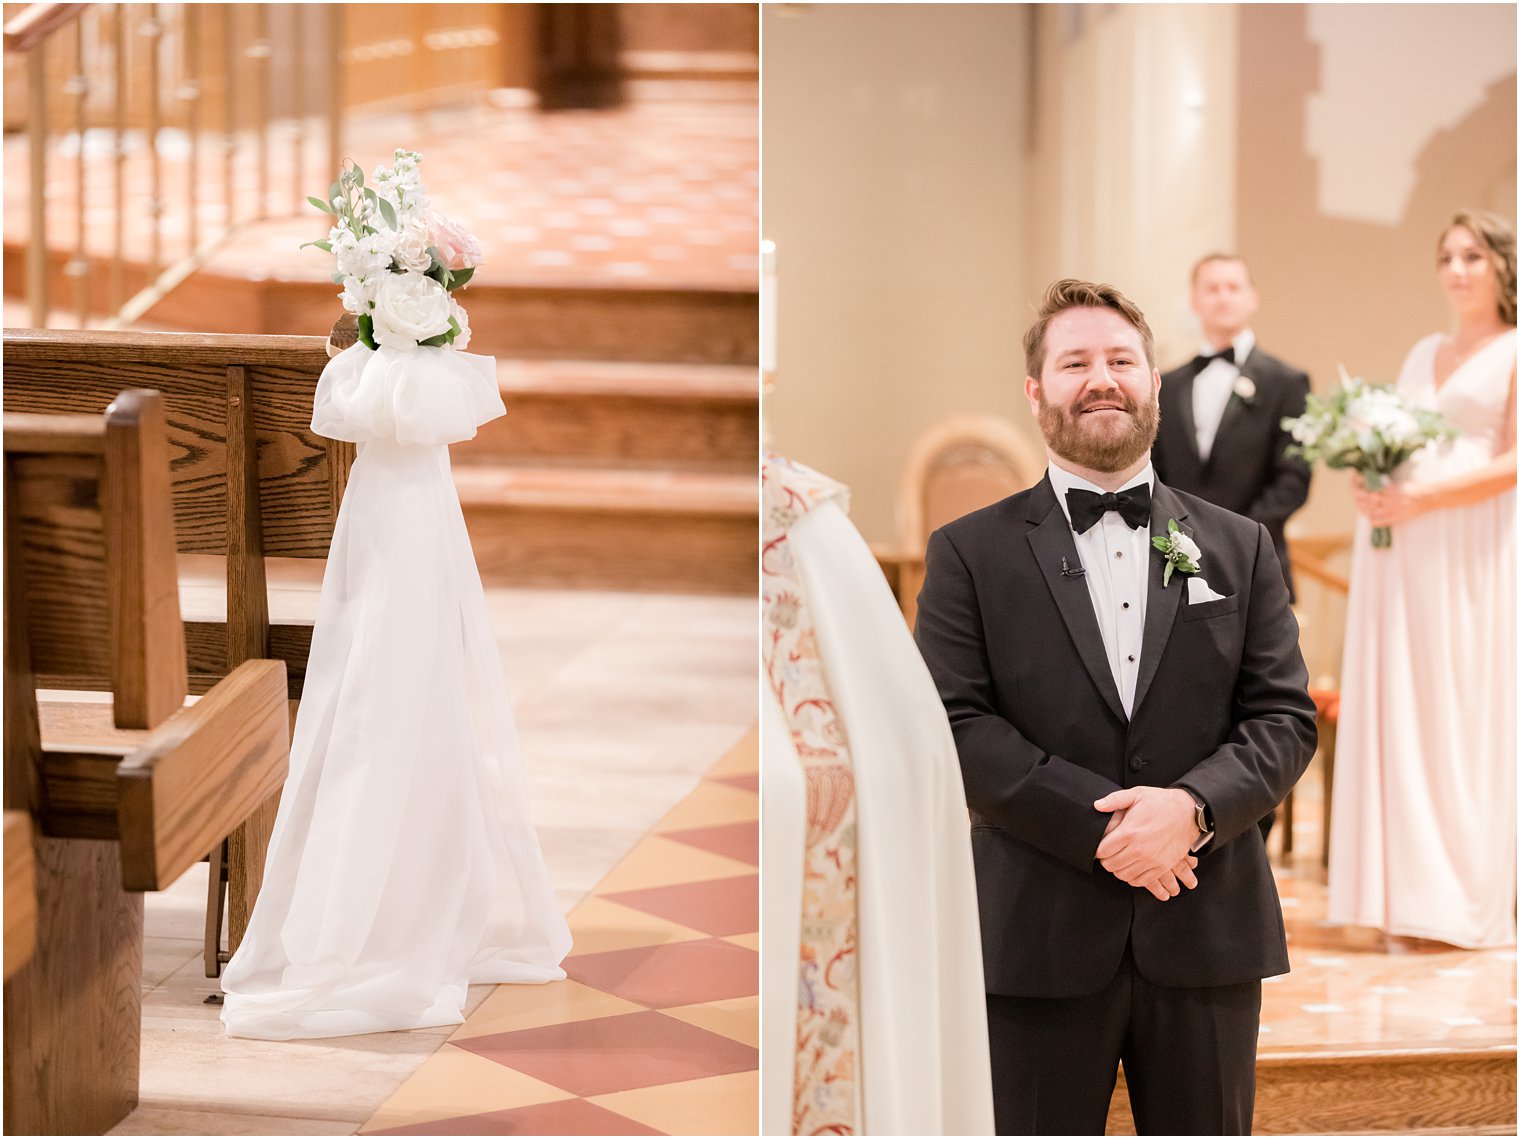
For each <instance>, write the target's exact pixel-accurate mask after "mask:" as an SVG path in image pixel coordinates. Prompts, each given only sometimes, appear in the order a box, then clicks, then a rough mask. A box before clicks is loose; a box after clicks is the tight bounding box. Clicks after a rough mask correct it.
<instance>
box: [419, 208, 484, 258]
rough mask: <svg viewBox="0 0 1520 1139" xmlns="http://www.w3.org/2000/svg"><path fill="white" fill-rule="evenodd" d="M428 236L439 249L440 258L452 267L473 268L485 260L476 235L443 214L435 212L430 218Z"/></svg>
mask: <svg viewBox="0 0 1520 1139" xmlns="http://www.w3.org/2000/svg"><path fill="white" fill-rule="evenodd" d="M428 237H429V238H430V239H431V240H432V243H433V247H434V248H435V249H437V250H438V258H439V260H440V261H442V262H443V263H444V264H445V265H447V266H448V267H449V268H450V269H472V268H474V267H476V266H478V265H480V264H481V262H483V261H484V260H485V253H484V251H483V250H482V249H481V248H480V242H478V241H476V240H475V235H474V234H473V233H471V232H470V231H469V230H467V229H465V228H464V226H462V225H460V224H459V223H458V222H457V221H451V220H449V219H448V218H446V217H444V216H443V215H442V214H433V215H432V217H430V218H429V219H428Z"/></svg>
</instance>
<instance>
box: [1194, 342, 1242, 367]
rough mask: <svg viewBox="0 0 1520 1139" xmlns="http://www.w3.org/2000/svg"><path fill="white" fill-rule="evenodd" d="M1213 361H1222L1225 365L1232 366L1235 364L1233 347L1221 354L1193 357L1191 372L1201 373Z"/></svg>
mask: <svg viewBox="0 0 1520 1139" xmlns="http://www.w3.org/2000/svg"><path fill="white" fill-rule="evenodd" d="M1215 360H1224V361H1225V362H1227V363H1230V364H1233V363H1234V362H1235V345H1233V344H1231V345H1230V346H1229V347H1228V348H1226V349H1225V350H1224V351H1223V352H1215V353H1214V354H1213V355H1210V356H1194V357H1193V370H1194V371H1195V372H1201V371H1203V370H1204V369H1205V368H1207V367H1208V366H1209V365H1210V364H1212V363H1213V362H1214V361H1215Z"/></svg>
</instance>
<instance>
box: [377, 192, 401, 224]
mask: <svg viewBox="0 0 1520 1139" xmlns="http://www.w3.org/2000/svg"><path fill="white" fill-rule="evenodd" d="M375 201H376V202H378V203H379V205H380V216H381V217H383V218H384V219H385V224H386V225H388V226H390V227H391V228H392V229H398V228H400V227H398V226H397V225H396V207H394V206H393V205H391V204H390V202H388V201H386V199H384V198H376V199H375Z"/></svg>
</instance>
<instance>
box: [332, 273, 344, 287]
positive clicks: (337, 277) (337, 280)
mask: <svg viewBox="0 0 1520 1139" xmlns="http://www.w3.org/2000/svg"><path fill="white" fill-rule="evenodd" d="M332 283H333V284H335V285H341V284H342V283H343V274H342V273H334V274H333V275H332Z"/></svg>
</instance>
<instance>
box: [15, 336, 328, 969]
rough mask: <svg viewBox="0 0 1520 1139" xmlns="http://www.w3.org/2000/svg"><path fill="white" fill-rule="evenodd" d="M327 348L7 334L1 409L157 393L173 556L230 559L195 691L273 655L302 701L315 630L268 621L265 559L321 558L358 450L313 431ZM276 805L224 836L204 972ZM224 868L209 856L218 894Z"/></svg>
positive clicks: (249, 894)
mask: <svg viewBox="0 0 1520 1139" xmlns="http://www.w3.org/2000/svg"><path fill="white" fill-rule="evenodd" d="M326 344H327V342H326V341H325V340H323V339H322V338H320V337H312V336H209V335H198V334H182V333H144V332H69V331H54V330H42V329H6V330H5V333H4V350H5V385H4V387H5V393H4V399H5V407H6V410H7V411H23V412H83V413H93V414H99V413H100V412H101V411H102V410H103V409H104V408H105V406H106V404H107V403H109V402H110V400H111V399H113V398H114V397H115V395H116V393H117V392H118V391H120V390H121V389H122V388H123V387H127V386H131V385H133V384H139V385H142V386H146V387H151V388H154V389H156V390H158V391H159V392H161V393H162V395H163V399H164V407H165V411H166V417H167V425H168V434H169V443H170V448H171V453H172V471H173V495H174V530H175V545H176V548H177V549H178V551H179V553H181V554H202V555H204V554H211V555H218V556H221V557H224V558H225V559H226V576H227V611H226V618H225V620H220V619H216V620H208V619H193V618H192V619H190V620H188V621H187V622H186V624H185V645H186V650H187V654H188V661H189V671H190V689H191V691H192V692H205V691H207V690H208V689H209V688H210V687H211V686H212V685H213V684H215V683H216V682H217V681H218V680H220V679H221V678H222V677H224V676H226V675H227V673H228V672H229V671H231V670H232V669H233V668H234V667H236V666H237V665H238V664H240V663H241V662H243V661H245V660H251V659H257V658H261V657H272V658H275V659H279V660H283V661H285V664H286V669H287V676H288V678H289V685H290V689H289V691H290V696H291V698H292V699H299V697H300V695H301V686H302V682H303V680H304V678H305V673H306V658H307V655H308V652H309V650H310V647H311V625H310V622H309V621H305V622H303V621H278V620H277V621H275V622H273V623H271V621H270V619H269V611H268V601H267V592H266V584H265V574H264V558H265V557H286V558H325V557H326V556H327V550H328V546H329V545H330V543H331V540H332V532H333V527H334V525H335V524H336V522H337V516H338V507H339V505H340V504H341V503H342V500H343V488H344V485H345V484H346V482H347V478H348V469H349V467H350V465H351V464H352V463H353V457H354V448H353V445H352V444H350V443H341V442H335V441H333V440H329V439H324V438H322V437H321V436H318V435H316V434H314V433H313V432H312V430H311V401H312V394H313V392H314V390H315V388H316V381H317V377H318V376H319V375H320V374H321V371H322V368H323V367H324V366H325V365H326V363H327V359H328V356H327V351H326ZM97 681H98V683H97V685H96V686H97V687H104V686H105V683H104V678H103V677H100V678H97ZM277 803H278V795H275V796H272V797H271V798H270V800H269V801H268V802H267V803H265V804H264V805H263V806H262V807H261V808H260V809H259V810H258V811H257V812H255V813H254V815H253V816H251V817H250V819H249V821H248V822H247V823H246V824H244V825H243V826H241V827H239V828H238V830H237V831H236V832H235V833H234V834H232V835H231V836H229V838H228V842H227V847H226V852H225V855H226V874H227V878H228V882H227V893H228V904H227V916H228V934H227V941H228V949H227V953H226V954H220V955H219V954H218V946H217V944H216V940H215V933H214V931H215V929H216V928H217V924H218V923H219V917H220V904H219V902H213V903H212V909H214V910H215V911H216V913H215V915H212V914H211V913H209V912H208V918H211V917H213V916H215V918H216V919H217V922H209V921H208V946H207V962H206V974H207V976H216V975H218V973H219V972H220V961H221V960H224V959H225V957H226V956H227V954H230V953H231V952H232V951H234V950H236V948H237V946H238V943H239V942H240V941H241V940H242V936H243V931H244V930H245V929H246V927H247V923H248V915H249V914H250V913H251V912H252V909H253V902H254V899H255V898H256V897H257V896H258V887H259V883H260V881H261V879H262V877H263V869H264V857H265V853H266V851H267V847H268V841H269V834H270V831H271V829H272V828H273V826H274V816H275V808H276V806H277ZM220 871H221V857H220V856H219V854H213V856H212V869H211V879H212V880H211V886H212V889H213V892H215V891H216V888H217V886H218V885H219V883H220V877H221V874H220Z"/></svg>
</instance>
